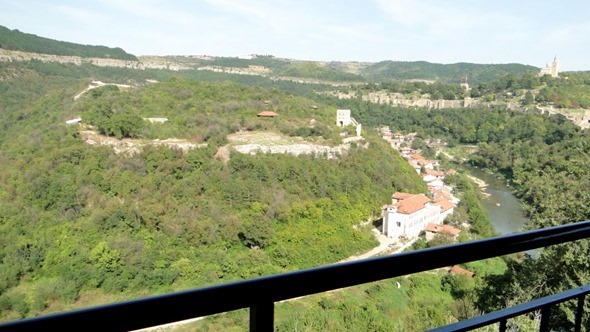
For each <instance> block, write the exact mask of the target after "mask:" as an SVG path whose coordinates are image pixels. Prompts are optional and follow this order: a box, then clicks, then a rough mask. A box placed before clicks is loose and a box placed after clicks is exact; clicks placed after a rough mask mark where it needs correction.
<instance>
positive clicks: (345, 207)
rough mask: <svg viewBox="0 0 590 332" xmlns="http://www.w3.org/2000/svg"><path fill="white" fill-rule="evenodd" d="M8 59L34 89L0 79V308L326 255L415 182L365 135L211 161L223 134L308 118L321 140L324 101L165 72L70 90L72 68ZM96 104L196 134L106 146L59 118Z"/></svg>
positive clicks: (14, 312) (356, 247)
mask: <svg viewBox="0 0 590 332" xmlns="http://www.w3.org/2000/svg"><path fill="white" fill-rule="evenodd" d="M35 66H38V67H43V65H42V64H35ZM48 68H52V66H51V65H49V66H48ZM21 69H22V70H21V71H17V72H18V73H19V74H18V75H17V77H13V78H7V79H5V81H4V82H3V83H11V82H15V83H16V81H18V80H19V79H20V78H26V79H27V80H31V81H32V82H35V83H36V84H39V85H40V86H44V87H45V88H44V90H43V95H41V94H39V95H34V94H33V95H31V94H29V92H28V89H29V88H31V89H34V86H31V87H29V86H24V85H18V84H17V85H12V84H8V85H5V86H6V87H7V88H4V89H3V90H2V91H0V92H1V93H2V94H3V100H5V99H4V97H5V96H6V97H10V100H11V102H10V103H9V104H7V105H2V108H3V109H2V114H3V117H2V127H3V128H4V129H5V130H4V131H3V137H2V148H1V150H0V159H1V160H2V165H3V167H2V170H1V171H0V209H1V210H0V262H1V266H0V293H1V295H0V308H1V309H2V310H0V312H1V315H2V319H4V320H6V319H14V318H18V317H23V316H29V315H34V314H38V313H41V312H46V311H47V310H50V311H55V310H63V309H65V308H70V307H75V306H79V305H88V304H92V303H98V302H111V301H114V300H116V299H121V298H134V297H137V296H138V295H139V294H144V295H147V294H150V293H160V292H165V291H171V290H174V289H182V288H187V287H195V286H199V285H205V284H214V283H220V282H224V281H228V280H234V279H241V278H249V277H255V276H260V275H266V274H270V273H277V272H281V271H287V270H293V269H300V268H305V267H310V266H317V265H321V264H327V263H331V262H335V261H337V260H339V259H342V258H345V257H347V256H349V255H352V254H355V253H357V252H359V251H363V250H367V249H369V248H371V247H372V246H374V243H375V240H374V238H373V236H372V234H371V232H370V231H369V230H368V229H364V228H358V229H356V228H354V227H353V226H354V225H356V224H358V223H359V222H361V221H364V220H367V218H368V217H370V216H371V215H375V214H378V213H379V211H380V207H381V205H382V204H383V203H384V202H387V201H388V199H389V196H390V195H391V193H392V192H393V191H395V190H408V191H412V192H425V187H424V184H423V182H422V181H421V180H420V179H419V178H418V177H417V175H416V174H415V172H414V171H413V169H411V168H410V167H409V166H408V165H407V163H406V162H404V161H403V160H402V159H401V157H400V156H399V155H397V154H396V153H395V152H394V151H393V150H391V149H389V148H388V147H387V146H385V144H384V143H383V142H382V141H381V140H380V139H378V138H375V137H372V136H370V135H369V136H368V137H367V139H368V141H369V146H368V148H364V147H361V146H358V147H353V148H352V150H351V151H350V152H349V153H348V154H346V155H342V156H341V157H340V158H337V159H331V160H329V159H326V158H325V157H321V156H317V157H314V156H307V157H293V156H290V155H270V154H269V155H257V156H251V155H241V154H237V153H235V152H234V153H231V157H230V159H229V161H228V162H227V163H224V162H223V161H220V160H217V159H216V158H214V155H215V154H216V152H217V148H218V147H219V146H221V145H223V144H225V142H224V135H225V134H226V133H230V132H234V131H237V130H262V129H264V130H276V131H281V130H282V131H284V132H286V133H290V134H291V135H296V134H297V128H299V127H300V128H305V127H306V126H308V125H309V123H310V120H311V118H313V119H315V121H316V123H317V128H324V129H322V130H320V131H317V132H314V131H310V132H308V134H309V135H310V136H309V139H321V140H326V141H330V140H331V139H332V138H331V137H332V134H330V131H331V130H334V128H332V127H330V124H331V123H332V121H333V119H332V117H333V116H334V115H333V114H334V111H335V108H334V107H331V106H328V105H320V108H319V110H317V111H315V112H316V113H314V114H312V113H311V112H312V111H311V109H310V107H309V105H311V104H312V103H313V101H311V100H306V99H305V98H301V97H293V96H289V95H286V94H284V93H282V92H279V91H277V90H268V89H265V88H250V87H247V86H243V85H239V84H235V83H200V82H193V81H184V80H179V79H173V80H170V81H168V82H163V83H159V84H155V85H152V86H148V87H137V88H133V89H130V90H127V91H119V90H117V89H113V88H111V87H105V88H99V89H95V90H92V91H91V92H89V93H87V94H86V95H84V96H83V97H82V98H81V99H79V100H78V101H74V100H73V98H72V96H73V95H75V94H76V92H77V91H79V89H81V88H82V87H83V86H81V85H82V80H79V79H74V78H64V77H63V76H62V77H60V76H57V75H47V74H39V73H38V72H37V71H35V70H32V69H23V68H21ZM11 70H16V69H15V68H12V69H11ZM9 85H10V87H8V86H9ZM19 91H21V92H22V94H19ZM266 99H268V100H270V101H271V104H270V106H266V105H265V104H264V103H263V102H262V100H266ZM263 106H264V107H272V108H273V109H274V110H276V111H278V112H279V113H280V117H279V118H278V119H267V120H269V121H274V122H273V123H274V124H272V125H271V124H268V123H266V124H265V123H261V122H260V121H262V120H260V119H257V118H256V117H255V114H256V111H257V110H258V109H259V108H260V107H263ZM97 112H98V113H100V112H102V113H100V114H111V115H114V114H117V116H123V115H125V116H152V115H153V116H156V115H158V116H168V117H169V118H170V124H169V125H170V126H169V127H161V128H155V129H154V128H152V129H150V128H149V126H148V125H145V126H146V127H144V128H143V129H142V131H139V132H137V136H138V137H140V138H142V137H147V136H149V137H158V138H166V136H159V135H169V134H170V135H172V134H173V135H178V136H180V137H188V138H191V137H197V136H198V137H199V138H196V139H197V140H203V141H205V142H207V143H208V147H206V148H202V149H195V150H191V151H190V152H188V153H186V154H183V153H181V152H180V151H175V150H171V149H168V148H164V147H160V148H156V147H153V148H145V149H144V150H143V151H142V152H141V153H139V154H137V155H135V156H133V157H124V156H120V155H115V153H114V152H113V150H112V149H111V148H109V147H98V146H91V145H86V144H84V143H83V141H82V139H81V137H80V135H79V130H80V129H79V128H78V127H77V126H66V125H65V123H64V121H65V120H66V119H68V118H69V117H71V116H73V115H78V114H79V115H81V116H82V117H83V118H84V119H86V118H88V119H90V120H89V121H95V119H93V118H92V114H96V113H97ZM132 123H134V124H137V123H138V122H132ZM165 125H166V124H164V126H165ZM334 127H335V126H334ZM305 132H307V131H303V133H305ZM324 134H325V136H326V137H325V138H324V137H322V135H324ZM316 135H317V136H316ZM314 137H316V138H314ZM336 137H338V135H336Z"/></svg>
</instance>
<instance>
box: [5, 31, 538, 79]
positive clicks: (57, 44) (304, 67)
mask: <svg viewBox="0 0 590 332" xmlns="http://www.w3.org/2000/svg"><path fill="white" fill-rule="evenodd" d="M0 48H2V49H5V50H14V51H24V52H32V53H41V54H51V55H62V56H79V57H82V58H107V59H118V60H134V61H140V62H141V63H142V64H144V65H145V66H147V67H150V65H151V67H152V68H173V67H175V66H176V67H178V68H182V69H183V70H190V69H198V70H210V71H215V72H225V73H237V74H247V75H258V76H260V75H264V76H269V77H276V78H284V79H289V80H295V81H299V80H302V81H308V82H312V83H326V84H333V83H335V82H342V83H351V84H354V83H364V82H383V81H390V80H399V81H407V80H428V81H437V82H441V83H458V82H461V81H462V80H463V79H464V78H465V77H466V76H467V77H468V80H469V83H470V84H478V83H490V82H493V81H495V80H498V79H500V78H502V77H505V76H506V75H508V74H512V75H521V74H523V73H527V72H533V73H537V72H538V70H539V68H536V67H533V66H528V65H522V64H516V63H511V64H474V63H455V64H439V63H430V62H426V61H409V62H400V61H381V62H377V63H369V62H354V61H350V62H322V61H305V60H296V59H284V58H277V57H274V56H272V55H257V56H253V57H252V58H237V57H215V56H210V57H206V58H201V57H195V56H164V57H161V56H150V57H141V58H140V59H139V60H138V58H137V57H135V56H134V55H132V54H129V53H126V52H125V51H124V50H123V49H121V48H109V47H105V46H91V45H81V44H75V43H70V42H63V41H56V40H53V39H49V38H44V37H39V36H36V35H33V34H28V33H23V32H20V31H18V30H10V29H8V28H6V27H3V26H0ZM110 65H112V64H107V65H106V66H110Z"/></svg>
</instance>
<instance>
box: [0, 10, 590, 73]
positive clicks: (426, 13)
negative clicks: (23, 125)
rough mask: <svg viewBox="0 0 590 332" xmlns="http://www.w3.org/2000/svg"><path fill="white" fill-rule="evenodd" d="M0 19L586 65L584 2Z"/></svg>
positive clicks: (204, 39) (374, 53)
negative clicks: (557, 60)
mask: <svg viewBox="0 0 590 332" xmlns="http://www.w3.org/2000/svg"><path fill="white" fill-rule="evenodd" d="M0 25H3V26H5V27H7V28H10V29H18V30H20V31H22V32H26V33H32V34H36V35H38V36H42V37H47V38H52V39H57V40H63V41H68V42H74V43H81V44H89V45H104V46H109V47H121V48H123V49H124V50H125V51H127V52H129V53H132V54H134V55H138V56H140V55H214V56H241V55H247V54H265V55H274V56H276V57H281V58H292V59H300V60H317V61H361V62H378V61H383V60H395V61H419V60H423V61H429V62H434V63H457V62H471V63H484V64H497V63H522V64H527V65H532V66H536V67H543V66H545V64H547V63H550V62H551V61H552V60H553V57H554V56H557V57H558V59H559V62H560V68H559V70H560V71H568V70H590V56H589V55H590V54H589V53H590V1H588V0H575V1H574V0H560V1H545V0H534V1H533V0H494V1H482V0H455V1H450V0H192V1H191V0H84V1H79V0H24V1H23V0H0Z"/></svg>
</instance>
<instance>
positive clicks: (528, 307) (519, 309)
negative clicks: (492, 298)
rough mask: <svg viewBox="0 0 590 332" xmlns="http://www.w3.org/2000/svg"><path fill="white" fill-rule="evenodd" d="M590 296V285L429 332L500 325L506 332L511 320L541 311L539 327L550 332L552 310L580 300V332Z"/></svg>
mask: <svg viewBox="0 0 590 332" xmlns="http://www.w3.org/2000/svg"><path fill="white" fill-rule="evenodd" d="M588 294H590V284H588V285H585V286H582V287H578V288H574V289H570V290H568V291H565V292H563V293H559V294H554V295H549V296H545V297H542V298H539V299H535V300H532V301H530V302H526V303H522V304H519V305H517V306H514V307H510V308H506V309H502V310H498V311H494V312H490V313H488V314H485V315H481V316H478V317H473V318H470V319H466V320H462V321H460V322H457V323H455V324H450V325H446V326H442V327H438V328H435V329H432V330H429V332H451V331H452V332H461V331H471V330H474V329H476V328H479V327H483V326H487V325H491V324H495V323H500V331H505V330H506V324H507V321H508V319H509V318H513V317H516V316H520V315H523V314H526V313H529V312H533V311H536V310H541V322H540V324H539V325H540V326H539V330H540V331H542V332H543V331H548V328H549V325H548V322H549V317H550V314H549V310H550V308H551V307H552V306H553V305H555V304H558V303H562V302H565V301H569V300H572V299H578V305H577V310H576V321H575V324H574V331H580V330H581V325H582V320H581V318H582V311H583V304H584V299H585V297H586V295H588Z"/></svg>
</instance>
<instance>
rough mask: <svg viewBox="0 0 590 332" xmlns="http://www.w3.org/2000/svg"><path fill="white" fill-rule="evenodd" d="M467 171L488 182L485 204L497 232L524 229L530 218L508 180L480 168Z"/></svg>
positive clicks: (514, 231) (512, 231) (501, 233)
mask: <svg viewBox="0 0 590 332" xmlns="http://www.w3.org/2000/svg"><path fill="white" fill-rule="evenodd" d="M467 171H468V172H469V173H470V174H471V175H473V176H475V177H477V178H480V179H482V180H484V181H485V182H486V183H487V184H488V187H487V188H486V189H485V190H484V192H485V193H486V194H489V196H488V197H485V198H484V199H483V204H484V207H485V209H486V210H487V212H488V215H489V217H490V221H491V223H492V225H493V226H494V229H495V230H496V233H498V234H500V235H505V234H512V233H516V232H519V231H522V228H523V226H524V225H525V223H526V222H527V221H528V219H527V218H526V217H525V215H524V210H523V209H522V206H521V205H520V202H519V201H518V199H517V198H516V196H514V194H513V193H512V188H511V187H509V186H508V185H507V184H506V181H505V180H502V179H498V178H496V176H495V175H493V174H490V173H487V172H484V171H482V170H481V169H479V168H473V167H469V168H467Z"/></svg>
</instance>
